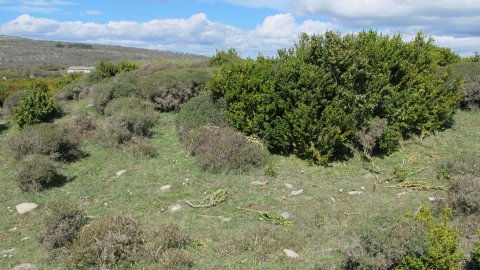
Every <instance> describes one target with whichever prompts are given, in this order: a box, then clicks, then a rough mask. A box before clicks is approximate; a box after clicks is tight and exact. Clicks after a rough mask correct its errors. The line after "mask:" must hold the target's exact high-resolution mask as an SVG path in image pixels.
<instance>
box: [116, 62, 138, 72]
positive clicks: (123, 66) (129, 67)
mask: <svg viewBox="0 0 480 270" xmlns="http://www.w3.org/2000/svg"><path fill="white" fill-rule="evenodd" d="M117 67H118V71H119V72H130V71H134V70H137V69H138V65H137V64H135V63H133V62H131V61H122V62H120V63H119V64H118V66H117Z"/></svg>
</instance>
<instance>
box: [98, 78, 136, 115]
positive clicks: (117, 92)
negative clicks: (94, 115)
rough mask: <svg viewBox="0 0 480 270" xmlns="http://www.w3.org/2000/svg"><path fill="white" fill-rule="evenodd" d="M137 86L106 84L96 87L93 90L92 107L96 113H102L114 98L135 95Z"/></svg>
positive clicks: (116, 83) (115, 83)
mask: <svg viewBox="0 0 480 270" xmlns="http://www.w3.org/2000/svg"><path fill="white" fill-rule="evenodd" d="M138 91H139V88H138V86H136V85H134V84H130V83H118V82H106V83H102V84H99V85H97V87H96V88H95V89H94V92H93V95H92V100H93V106H94V107H95V108H96V109H97V111H98V112H100V113H103V112H104V110H105V107H106V106H107V104H108V103H109V102H110V101H112V100H113V99H115V98H119V97H130V96H135V95H137V93H138Z"/></svg>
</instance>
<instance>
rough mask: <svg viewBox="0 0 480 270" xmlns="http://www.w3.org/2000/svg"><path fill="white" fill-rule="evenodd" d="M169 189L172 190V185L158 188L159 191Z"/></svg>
mask: <svg viewBox="0 0 480 270" xmlns="http://www.w3.org/2000/svg"><path fill="white" fill-rule="evenodd" d="M171 188H172V185H164V186H161V187H160V189H161V190H162V191H167V190H169V189H171Z"/></svg>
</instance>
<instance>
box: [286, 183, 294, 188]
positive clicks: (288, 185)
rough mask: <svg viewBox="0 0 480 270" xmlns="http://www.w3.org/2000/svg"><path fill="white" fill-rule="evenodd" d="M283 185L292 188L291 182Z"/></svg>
mask: <svg viewBox="0 0 480 270" xmlns="http://www.w3.org/2000/svg"><path fill="white" fill-rule="evenodd" d="M285 186H286V187H287V188H288V189H292V188H293V185H292V184H285Z"/></svg>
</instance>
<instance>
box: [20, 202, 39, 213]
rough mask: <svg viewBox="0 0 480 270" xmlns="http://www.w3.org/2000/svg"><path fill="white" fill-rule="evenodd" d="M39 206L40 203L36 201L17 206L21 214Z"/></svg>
mask: <svg viewBox="0 0 480 270" xmlns="http://www.w3.org/2000/svg"><path fill="white" fill-rule="evenodd" d="M37 207H38V204H36V203H21V204H18V205H16V206H15V208H16V209H17V213H19V214H20V215H22V214H25V213H28V212H30V211H32V210H33V209H35V208H37Z"/></svg>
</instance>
